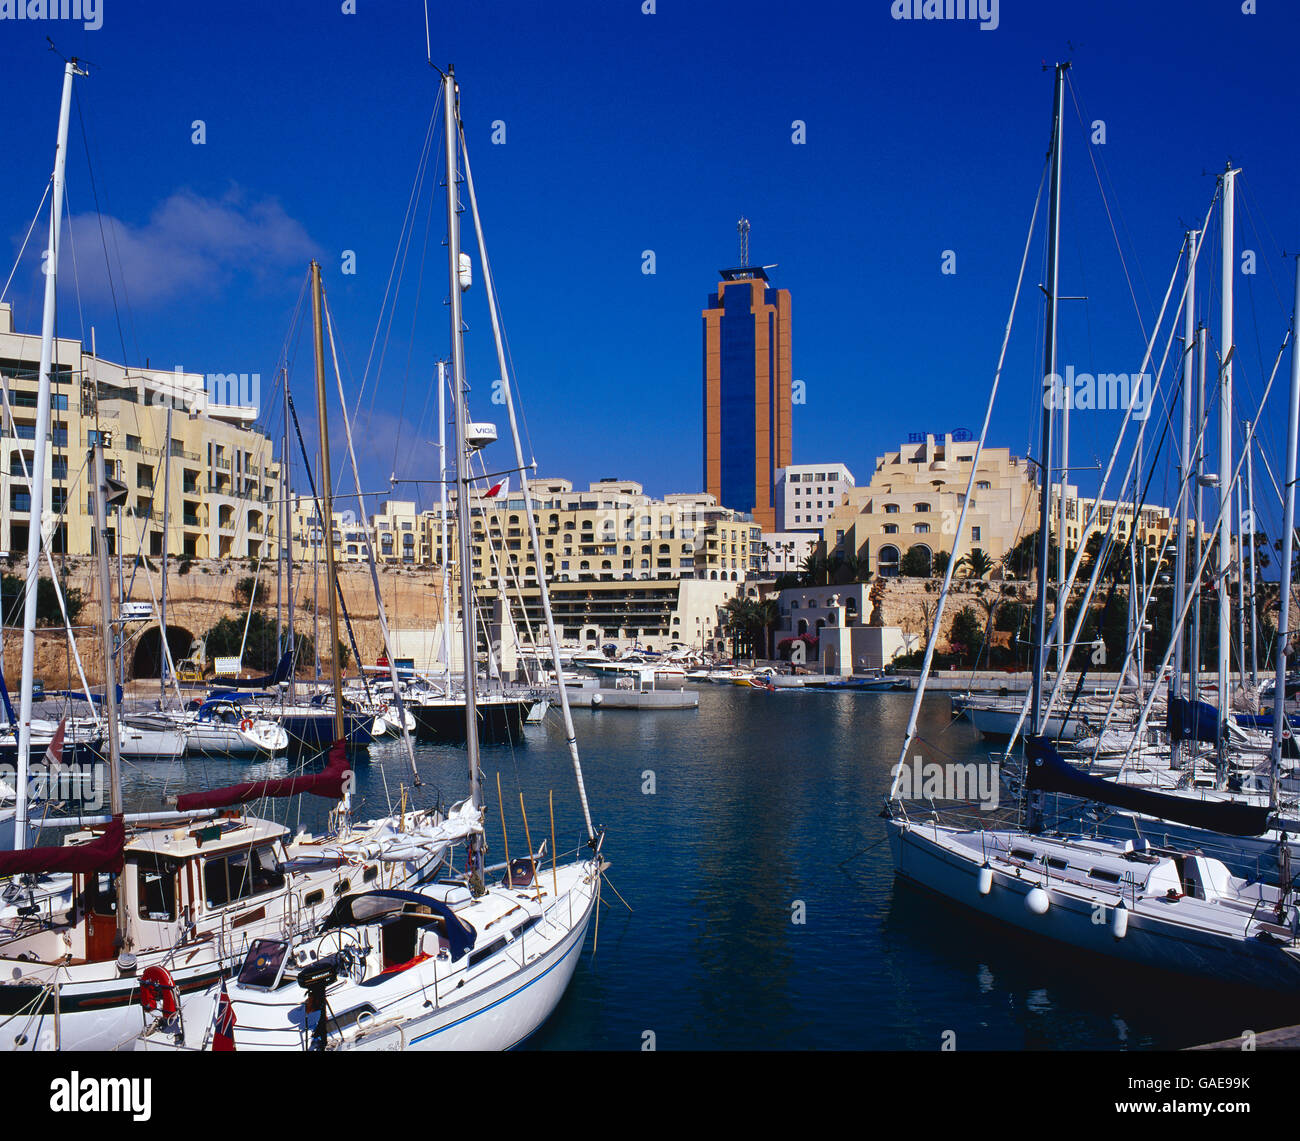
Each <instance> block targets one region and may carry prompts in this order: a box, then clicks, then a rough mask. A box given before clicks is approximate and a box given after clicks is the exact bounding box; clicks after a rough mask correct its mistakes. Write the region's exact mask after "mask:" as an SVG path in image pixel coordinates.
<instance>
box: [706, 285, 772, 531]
mask: <svg viewBox="0 0 1300 1141" xmlns="http://www.w3.org/2000/svg"><path fill="white" fill-rule="evenodd" d="M720 276H721V278H722V281H721V282H720V284H719V285H718V289H717V292H716V293H713V294H711V295H710V296H709V304H708V308H706V309H705V310H704V311H703V314H702V316H703V318H704V487H705V489H706V490H707V491H708V493H709V494H710V495H712V496H713V497H714V498H715V499H716V501H717V502H718V503H720V504H722V505H723V506H725V507H728V508H730V509H731V510H732V511H738V512H741V513H743V514H747V515H751V516H752V517H753V520H754V522H755V523H757V524H759V525H760V527H761V528H763V529H764V530H767V531H774V530H776V529H777V508H776V503H775V502H774V491H775V487H776V480H777V472H778V471H779V470H780V469H781V468H783V467H787V466H788V465H789V463H790V458H791V455H790V452H791V444H790V417H791V371H790V369H791V366H790V292H789V290H786V289H774V288H772V286H771V284H770V283H769V281H768V277H767V273H766V270H764V269H762V268H758V267H744V268H739V269H724V270H721V271H720Z"/></svg>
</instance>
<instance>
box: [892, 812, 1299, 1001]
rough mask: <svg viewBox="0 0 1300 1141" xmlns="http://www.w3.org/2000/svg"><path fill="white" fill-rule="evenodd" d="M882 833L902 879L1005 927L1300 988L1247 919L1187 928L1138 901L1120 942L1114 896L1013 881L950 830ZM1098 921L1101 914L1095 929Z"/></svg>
mask: <svg viewBox="0 0 1300 1141" xmlns="http://www.w3.org/2000/svg"><path fill="white" fill-rule="evenodd" d="M889 830H890V845H891V847H892V849H893V853H894V867H895V869H896V874H897V875H898V877H899V878H900V879H902V880H906V881H907V882H909V883H912V884H915V885H916V886H918V887H921V888H924V889H926V890H928V891H931V892H934V893H935V894H937V895H939V896H942V897H943V898H944V899H946V900H948V901H949V902H951V903H955V904H958V905H960V906H963V907H966V908H969V909H972V910H974V911H977V912H979V913H980V914H982V915H985V916H987V917H988V918H990V919H993V920H996V921H997V922H999V923H1002V924H1006V925H1007V926H1009V927H1012V928H1016V929H1018V930H1022V931H1027V932H1031V933H1032V934H1035V935H1038V936H1041V937H1043V938H1046V939H1052V940H1054V941H1056V942H1058V943H1062V944H1066V945H1068V946H1071V947H1074V948H1076V949H1078V950H1081V951H1085V952H1089V953H1093V954H1097V955H1105V956H1109V957H1111V958H1119V959H1124V960H1126V961H1128V962H1131V963H1138V964H1142V965H1145V966H1149V967H1156V968H1160V969H1163V970H1169V971H1178V972H1182V973H1186V974H1191V975H1197V976H1201V977H1210V978H1215V979H1218V980H1220V981H1224V982H1233V983H1238V984H1241V985H1246V986H1252V987H1265V988H1269V989H1280V990H1294V988H1295V987H1297V986H1300V955H1298V954H1297V951H1296V949H1295V948H1294V947H1292V946H1288V945H1283V944H1282V942H1281V940H1280V939H1278V940H1277V941H1269V940H1268V939H1264V938H1260V937H1258V936H1257V935H1254V934H1251V932H1252V931H1254V930H1258V928H1259V927H1260V926H1261V925H1260V924H1259V923H1257V922H1255V921H1254V920H1252V918H1251V917H1250V916H1249V915H1243V916H1242V917H1241V920H1240V922H1237V921H1236V920H1237V917H1236V916H1235V915H1232V916H1225V917H1224V924H1223V927H1222V929H1221V930H1206V929H1204V928H1202V927H1199V926H1194V925H1192V924H1190V923H1188V922H1185V921H1184V919H1183V916H1181V915H1180V914H1179V912H1178V907H1179V902H1170V901H1168V900H1165V899H1161V898H1146V899H1144V898H1143V897H1141V896H1139V897H1138V898H1137V900H1136V905H1135V906H1133V907H1132V908H1130V909H1128V914H1127V930H1126V932H1125V934H1124V936H1123V937H1117V936H1116V935H1115V934H1114V929H1113V926H1112V922H1111V919H1112V913H1113V911H1114V905H1115V904H1116V903H1117V901H1118V897H1117V896H1116V895H1114V894H1110V893H1106V892H1101V891H1090V890H1089V889H1088V888H1087V887H1074V886H1070V885H1066V884H1063V883H1061V882H1060V881H1053V880H1052V879H1050V878H1047V877H1045V876H1044V875H1043V874H1040V873H1031V874H1022V875H1021V876H1015V875H1011V874H1007V873H1006V872H1005V871H1004V870H1002V869H1001V868H997V867H994V868H988V869H984V868H983V861H981V859H980V857H979V853H978V852H976V851H973V850H971V849H969V848H964V847H963V845H961V844H958V843H954V842H953V841H952V836H953V835H954V832H953V830H951V829H946V828H944V827H942V826H939V827H936V826H934V825H929V824H921V823H911V822H908V821H903V820H900V819H894V820H891V821H890V822H889ZM982 870H986V871H988V872H991V873H992V882H991V885H990V890H989V891H988V892H987V894H982V893H981V891H980V878H981V877H980V873H981V871H982ZM1036 888H1042V889H1043V890H1044V891H1045V892H1046V894H1047V899H1048V904H1049V905H1048V907H1047V910H1046V911H1045V912H1044V913H1043V914H1035V913H1034V912H1033V911H1032V910H1031V909H1030V907H1029V906H1028V904H1027V902H1026V899H1027V897H1028V896H1029V894H1030V892H1031V891H1033V890H1034V889H1036ZM1125 898H1126V899H1127V897H1125ZM1180 902H1181V901H1180ZM1190 902H1191V903H1193V904H1195V903H1197V902H1199V901H1195V900H1193V901H1190ZM1264 914H1267V913H1266V912H1265V913H1264ZM1098 915H1101V916H1103V918H1102V920H1101V921H1100V922H1099V921H1098V919H1097V916H1098Z"/></svg>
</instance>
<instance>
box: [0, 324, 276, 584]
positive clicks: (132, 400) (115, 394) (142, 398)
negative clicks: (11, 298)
mask: <svg viewBox="0 0 1300 1141" xmlns="http://www.w3.org/2000/svg"><path fill="white" fill-rule="evenodd" d="M40 346H41V341H40V337H39V335H32V334H22V333H17V332H15V331H14V328H13V312H12V309H11V307H10V306H9V305H8V304H0V386H2V387H3V389H4V394H5V396H6V397H7V400H8V405H9V410H8V412H7V413H6V415H5V417H4V424H3V433H2V434H0V479H2V480H3V484H4V486H3V494H2V496H0V550H3V551H7V552H13V553H24V552H25V551H26V548H27V536H28V532H29V528H30V526H31V523H32V519H33V512H32V504H31V495H30V486H29V484H28V481H27V479H26V478H25V477H24V474H23V473H24V470H26V471H28V472H30V470H31V465H32V463H33V461H34V458H35V451H34V449H35V446H36V438H35V437H36V394H37V385H38V374H39V370H40ZM52 372H53V375H52V384H51V415H50V435H49V438H48V439H47V440H46V441H45V443H44V447H45V449H46V463H47V465H48V466H47V471H48V472H49V473H50V481H49V482H50V487H49V489H48V490H47V492H46V495H45V502H44V503H43V504H42V505H41V513H42V514H43V515H45V516H46V517H47V518H48V519H49V525H50V528H51V532H50V534H51V545H52V547H53V549H54V550H56V551H65V552H66V553H68V554H73V555H87V554H90V553H92V551H93V549H94V548H93V531H94V528H93V518H94V515H93V502H92V499H91V483H90V479H89V477H88V470H89V468H88V463H87V450H88V448H89V447H90V446H91V443H92V441H93V440H94V438H95V433H101V434H102V436H103V438H104V440H105V441H106V448H105V462H106V464H107V468H108V474H109V475H110V476H111V477H113V478H116V479H118V480H121V481H122V482H123V483H125V484H126V486H127V488H128V492H129V496H128V499H127V502H126V504H125V506H124V507H123V508H122V509H121V512H120V514H119V513H118V512H113V513H111V514H110V517H109V520H108V533H109V538H110V542H111V544H112V547H113V549H114V550H116V548H117V546H118V541H119V528H120V539H121V547H122V550H123V553H124V554H125V555H127V556H128V557H130V556H133V555H147V556H158V555H161V554H162V552H163V542H164V528H165V529H166V547H167V552H168V553H169V554H171V555H176V556H178V557H189V558H200V559H202V558H223V559H224V558H257V557H258V556H259V555H265V556H267V557H274V553H275V536H276V534H277V527H276V522H277V507H278V497H279V481H280V466H279V463H278V461H276V460H275V459H274V458H273V449H272V446H271V442H270V440H268V439H267V438H266V436H265V435H263V434H262V433H261V432H259V431H258V430H257V429H256V428H255V427H254V424H255V422H256V420H257V407H256V403H257V399H258V393H257V391H256V390H257V387H258V386H259V384H260V378H259V377H257V376H256V374H254V375H253V376H251V377H250V376H249V375H248V374H241V375H238V376H237V375H235V374H211V373H209V374H206V375H205V374H202V373H191V372H184V371H182V370H180V369H176V370H173V371H170V372H166V371H162V370H158V369H137V368H126V367H124V366H123V365H119V364H114V363H112V362H110V361H105V360H103V359H101V358H98V357H95V356H92V355H91V354H90V353H88V352H86V351H85V349H84V346H83V345H82V343H81V342H80V341H77V340H74V339H71V338H58V339H57V340H56V342H55V346H54V367H53V370H52ZM169 410H170V412H171V435H170V437H169V436H168V434H167V424H168V412H169ZM165 501H166V502H167V506H168V512H167V514H166V515H165V514H164V509H163V505H164V502H165Z"/></svg>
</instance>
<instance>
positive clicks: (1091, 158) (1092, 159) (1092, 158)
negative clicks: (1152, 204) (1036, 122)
mask: <svg viewBox="0 0 1300 1141" xmlns="http://www.w3.org/2000/svg"><path fill="white" fill-rule="evenodd" d="M1065 85H1066V86H1067V87H1068V88H1069V89H1070V98H1071V99H1072V100H1073V101H1074V111H1075V115H1076V116H1077V118H1078V120H1079V125H1080V127H1083V120H1084V116H1083V108H1082V106H1080V103H1079V96H1078V93H1077V92H1076V91H1075V90H1074V83H1073V82H1072V81H1071V79H1070V76H1069V73H1068V72H1067V73H1066V76H1065ZM1083 129H1084V133H1085V134H1086V133H1087V128H1086V127H1083ZM1095 149H1096V148H1095V147H1089V148H1088V162H1089V163H1091V165H1092V173H1093V176H1094V177H1095V178H1096V180H1097V189H1098V190H1099V191H1100V192H1101V202H1102V205H1103V206H1104V207H1105V208H1106V221H1107V222H1108V223H1109V225H1110V232H1111V235H1112V236H1113V237H1114V239H1115V251H1116V253H1118V254H1119V261H1120V265H1121V266H1122V267H1123V270H1124V280H1125V282H1126V283H1127V284H1128V292H1129V297H1130V298H1131V299H1132V301H1133V311H1134V312H1135V313H1136V314H1137V319H1138V328H1139V329H1140V330H1141V333H1142V339H1143V340H1144V341H1145V340H1146V339H1147V328H1146V322H1144V321H1143V320H1142V307H1141V306H1140V305H1139V304H1138V299H1137V293H1136V292H1135V290H1134V288H1133V278H1132V276H1131V275H1130V273H1129V269H1128V262H1127V261H1126V260H1125V258H1124V247H1123V245H1122V243H1121V242H1120V238H1119V231H1117V230H1116V229H1115V218H1114V215H1113V214H1112V213H1111V209H1110V200H1109V199H1108V198H1107V197H1106V188H1105V186H1103V185H1102V179H1101V171H1100V170H1098V168H1097V156H1096V155H1095V154H1093V151H1094V150H1095ZM1107 181H1109V174H1108V175H1107ZM1113 189H1114V187H1113V186H1112V190H1113ZM1120 223H1121V224H1122V225H1123V226H1124V232H1125V234H1128V225H1127V223H1125V222H1124V219H1123V215H1121V216H1120ZM1129 241H1130V242H1132V237H1131V236H1130V238H1129ZM1140 272H1141V271H1140V267H1139V273H1140ZM1143 285H1144V286H1145V285H1146V281H1145V279H1143ZM1147 292H1148V294H1149V293H1150V290H1149V289H1148V290H1147Z"/></svg>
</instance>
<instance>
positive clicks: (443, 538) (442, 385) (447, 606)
mask: <svg viewBox="0 0 1300 1141" xmlns="http://www.w3.org/2000/svg"><path fill="white" fill-rule="evenodd" d="M438 500H439V504H440V506H441V511H440V513H439V514H440V516H441V522H440V524H439V529H440V532H441V535H440V542H441V550H442V676H443V691H444V692H445V693H446V695H447V696H448V697H450V696H451V586H450V579H449V578H448V573H449V568H450V566H451V560H450V558H449V557H448V551H447V362H446V361H439V362H438Z"/></svg>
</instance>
